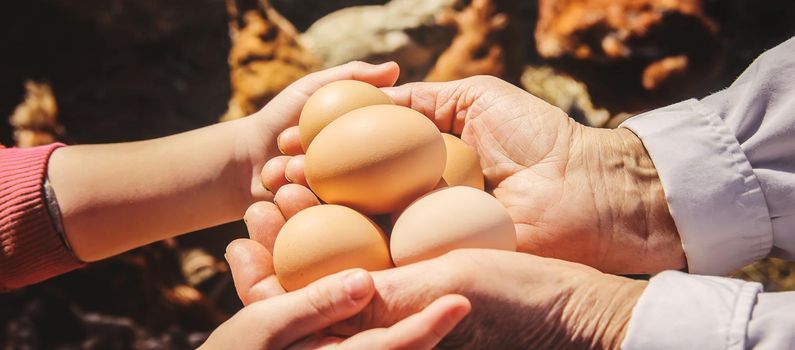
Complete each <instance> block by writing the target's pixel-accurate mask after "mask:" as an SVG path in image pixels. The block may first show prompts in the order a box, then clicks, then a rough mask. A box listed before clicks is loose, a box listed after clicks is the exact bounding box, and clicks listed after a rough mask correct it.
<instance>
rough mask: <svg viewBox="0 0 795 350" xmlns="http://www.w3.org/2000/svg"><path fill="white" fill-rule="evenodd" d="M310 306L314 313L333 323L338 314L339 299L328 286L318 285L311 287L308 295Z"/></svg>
mask: <svg viewBox="0 0 795 350" xmlns="http://www.w3.org/2000/svg"><path fill="white" fill-rule="evenodd" d="M306 297H307V301H308V302H309V306H310V307H312V310H313V311H314V313H315V314H316V315H318V316H320V317H321V318H322V319H323V320H325V321H332V320H333V319H334V315H336V314H337V307H336V302H337V299H338V298H337V297H336V296H335V293H334V292H333V291H332V290H331V288H329V287H328V286H327V285H326V284H323V283H321V284H316V285H314V286H312V287H310V288H309V289H308V290H307V293H306Z"/></svg>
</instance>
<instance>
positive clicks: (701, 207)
mask: <svg viewBox="0 0 795 350" xmlns="http://www.w3.org/2000/svg"><path fill="white" fill-rule="evenodd" d="M621 126H622V127H625V128H628V129H630V130H631V131H632V132H634V133H635V134H636V135H638V137H640V139H641V141H642V142H643V145H644V146H645V147H646V150H647V151H648V152H649V156H650V157H651V159H652V161H653V162H654V166H655V167H656V168H657V172H658V174H659V176H660V181H661V182H662V186H663V190H664V191H665V198H666V200H667V202H668V209H669V210H670V213H671V216H672V217H673V219H674V222H675V224H676V228H677V230H678V231H679V236H680V237H681V239H682V246H683V248H684V251H685V255H686V256H687V264H688V268H689V271H690V272H691V273H698V274H710V275H725V274H728V273H729V272H731V271H734V270H736V269H738V268H740V267H742V266H745V265H747V264H749V263H751V262H753V261H756V260H758V259H761V258H763V257H765V256H767V255H768V254H769V252H770V249H771V248H772V245H773V228H772V224H771V222H770V215H769V214H768V209H767V204H766V203H765V198H764V194H763V193H762V189H761V188H760V185H759V181H758V179H757V178H756V175H755V174H754V172H753V170H752V168H751V164H750V163H749V162H748V159H747V157H746V155H745V153H743V151H742V149H741V148H740V144H739V142H738V141H737V138H736V137H735V136H734V134H733V133H732V132H731V131H730V130H729V128H728V127H727V126H726V125H725V124H724V122H723V120H722V119H720V117H718V115H717V114H716V113H714V112H712V111H709V110H708V109H707V108H706V107H705V106H704V105H702V104H701V103H700V102H698V101H697V100H688V101H684V102H680V103H677V104H674V105H671V106H668V107H664V108H660V109H657V110H654V111H650V112H647V113H644V114H641V115H638V116H636V117H633V118H631V119H629V120H627V121H626V122H624V123H623V124H622V125H621Z"/></svg>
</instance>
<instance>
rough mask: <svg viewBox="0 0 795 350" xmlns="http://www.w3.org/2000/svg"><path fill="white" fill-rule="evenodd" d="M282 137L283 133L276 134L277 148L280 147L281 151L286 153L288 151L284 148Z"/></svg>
mask: <svg viewBox="0 0 795 350" xmlns="http://www.w3.org/2000/svg"><path fill="white" fill-rule="evenodd" d="M281 139H282V133H279V135H276V148H278V149H279V153H281V154H286V153H284V150H283V149H282V143H281V142H280V141H281Z"/></svg>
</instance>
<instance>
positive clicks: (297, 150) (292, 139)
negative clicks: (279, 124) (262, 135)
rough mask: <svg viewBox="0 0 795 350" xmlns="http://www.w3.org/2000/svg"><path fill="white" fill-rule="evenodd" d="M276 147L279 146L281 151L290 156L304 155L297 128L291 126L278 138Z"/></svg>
mask: <svg viewBox="0 0 795 350" xmlns="http://www.w3.org/2000/svg"><path fill="white" fill-rule="evenodd" d="M276 145H278V146H279V151H281V152H282V154H286V155H288V156H295V155H299V154H303V153H304V149H303V148H302V147H301V138H300V136H299V130H298V127H297V126H291V127H289V128H287V129H284V131H282V133H281V134H279V136H278V137H277V138H276Z"/></svg>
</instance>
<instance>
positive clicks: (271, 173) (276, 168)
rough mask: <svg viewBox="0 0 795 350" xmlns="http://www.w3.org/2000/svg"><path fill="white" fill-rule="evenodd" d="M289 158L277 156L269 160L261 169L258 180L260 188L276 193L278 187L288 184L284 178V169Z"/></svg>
mask: <svg viewBox="0 0 795 350" xmlns="http://www.w3.org/2000/svg"><path fill="white" fill-rule="evenodd" d="M290 158H292V157H290V156H278V157H273V158H271V159H269V160H268V161H267V162H265V165H264V166H263V167H262V173H261V174H260V179H261V180H262V186H265V189H266V190H268V191H270V192H271V193H276V191H278V190H279V188H280V187H282V186H284V185H286V184H287V183H288V181H287V178H286V177H284V168H285V167H286V166H287V162H288V161H289V160H290Z"/></svg>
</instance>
